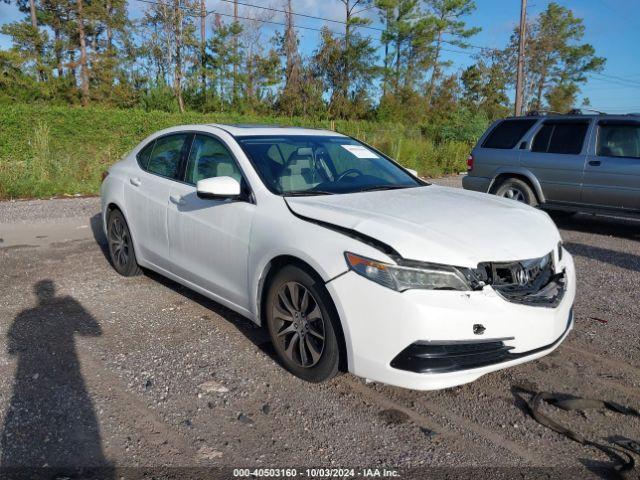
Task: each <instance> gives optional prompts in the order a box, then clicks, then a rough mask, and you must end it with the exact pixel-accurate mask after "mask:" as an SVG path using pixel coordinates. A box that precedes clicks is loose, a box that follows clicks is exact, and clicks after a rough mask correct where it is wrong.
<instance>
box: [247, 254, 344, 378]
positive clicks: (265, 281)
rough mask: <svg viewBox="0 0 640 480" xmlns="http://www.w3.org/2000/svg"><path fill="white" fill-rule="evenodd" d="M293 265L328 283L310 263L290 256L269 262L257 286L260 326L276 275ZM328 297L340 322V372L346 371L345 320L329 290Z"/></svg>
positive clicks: (258, 321) (256, 319)
mask: <svg viewBox="0 0 640 480" xmlns="http://www.w3.org/2000/svg"><path fill="white" fill-rule="evenodd" d="M289 265H293V266H296V267H298V268H300V269H301V270H303V271H305V272H307V273H308V274H309V275H311V276H312V277H314V278H315V279H316V280H317V281H318V282H320V283H322V285H324V284H325V283H326V281H325V280H324V279H323V278H322V275H321V274H320V273H319V272H318V271H317V270H316V269H315V268H314V267H313V266H312V265H310V264H309V263H308V262H306V261H304V260H303V259H301V258H299V257H297V256H295V255H290V254H281V255H278V256H276V257H274V258H272V259H271V260H269V261H268V262H267V264H266V265H265V267H264V268H263V270H262V273H261V275H260V277H259V279H258V286H257V298H256V318H255V322H256V323H257V324H258V325H261V326H263V325H264V324H263V319H264V318H266V312H265V308H266V297H267V291H268V287H269V283H270V281H271V280H272V279H273V277H274V276H275V274H276V273H278V271H280V270H281V269H282V268H283V267H285V266H289ZM326 293H327V296H328V297H329V299H330V300H331V305H329V308H331V309H332V313H333V315H334V316H335V318H336V319H337V320H338V322H337V323H338V331H337V332H336V337H337V339H338V347H339V349H340V365H339V368H340V371H346V370H347V366H348V358H347V355H348V350H347V343H346V339H345V333H344V326H343V320H342V318H341V317H340V314H339V312H338V309H337V307H336V304H335V301H334V299H333V298H332V297H331V293H330V292H329V291H328V290H327V291H326Z"/></svg>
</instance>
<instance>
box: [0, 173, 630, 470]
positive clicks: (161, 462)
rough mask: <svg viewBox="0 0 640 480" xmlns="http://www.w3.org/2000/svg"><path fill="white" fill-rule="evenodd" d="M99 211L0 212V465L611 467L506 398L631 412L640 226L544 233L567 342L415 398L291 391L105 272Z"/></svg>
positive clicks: (598, 225)
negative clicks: (567, 287)
mask: <svg viewBox="0 0 640 480" xmlns="http://www.w3.org/2000/svg"><path fill="white" fill-rule="evenodd" d="M434 183H439V184H444V185H447V186H453V187H459V186H460V177H449V178H446V179H439V180H434ZM99 208H100V206H99V200H98V199H96V198H82V199H59V200H45V201H19V202H2V203H0V239H2V240H1V241H0V419H2V422H3V423H2V427H0V428H2V433H1V443H0V466H2V467H3V468H7V467H17V466H21V465H22V466H24V465H28V466H32V467H42V466H50V467H57V466H60V465H66V466H78V465H83V466H89V465H90V466H105V467H114V468H119V469H122V468H125V467H145V468H151V467H160V466H171V467H194V466H200V467H208V466H214V467H215V466H227V467H244V466H247V467H248V466H263V467H264V466H272V467H274V466H277V467H283V466H298V467H301V466H316V467H331V466H359V467H376V466H377V467H379V466H383V465H387V466H396V467H404V468H409V467H417V468H424V467H457V468H458V469H461V468H464V467H490V466H491V467H500V468H503V469H504V470H499V471H492V475H497V474H499V473H502V474H504V475H506V476H507V477H509V476H511V475H512V474H513V475H515V473H516V470H510V469H509V468H512V469H513V468H524V467H526V468H532V467H544V468H548V467H553V470H544V471H541V472H543V473H544V474H549V475H556V476H557V478H568V477H576V478H587V477H590V476H591V477H596V476H597V475H596V473H594V469H596V468H598V467H601V466H607V465H611V459H609V458H608V457H607V456H606V455H604V454H603V453H602V452H600V451H598V450H595V449H593V448H589V447H585V446H582V445H579V444H577V443H575V442H571V441H570V440H567V439H566V438H565V437H563V436H561V435H558V434H556V433H554V432H552V431H550V430H548V429H545V428H544V427H542V426H540V425H539V424H537V423H536V422H535V421H534V420H533V419H532V418H531V417H530V416H529V414H528V413H527V407H526V405H525V403H524V401H523V399H524V400H528V399H529V396H528V394H526V393H519V390H518V388H519V387H520V388H524V389H527V390H548V391H553V392H563V393H568V394H573V395H578V396H581V397H588V398H601V399H607V400H611V401H615V402H618V403H620V404H625V405H629V406H633V407H635V408H640V341H639V340H640V333H639V331H640V328H639V327H640V302H639V301H638V300H639V298H638V292H639V291H640V242H639V240H640V222H633V221H630V220H619V219H604V218H596V217H592V216H586V215H578V216H576V217H573V218H570V219H563V220H557V223H558V225H559V227H560V228H561V233H562V236H563V239H564V241H565V243H566V245H567V248H568V250H569V251H571V252H572V253H573V254H574V257H575V262H576V265H577V269H578V282H579V292H578V298H577V302H576V306H575V314H576V326H575V329H574V331H573V332H572V333H571V335H570V336H569V338H568V339H567V341H566V342H565V343H564V344H563V345H562V346H561V347H560V348H559V349H558V350H556V351H555V352H554V353H553V354H551V355H549V356H547V357H544V358H542V359H540V360H538V361H535V362H530V363H528V364H525V365H522V366H519V367H515V368H512V369H508V370H504V371H501V372H497V373H494V374H490V375H487V376H485V377H483V378H481V379H479V380H478V381H476V382H474V383H471V384H469V385H465V386H461V387H457V388H453V389H448V390H444V391H439V392H416V391H409V390H403V389H399V388H394V387H389V386H385V385H379V384H372V383H366V382H365V381H364V380H361V379H358V378H356V377H353V376H352V375H349V374H345V375H342V376H340V377H338V378H336V379H334V380H332V381H331V382H329V383H326V384H321V385H312V384H307V383H304V382H302V381H300V380H298V379H296V378H295V377H293V376H291V375H290V374H288V373H287V372H286V371H284V370H283V369H282V368H281V367H280V366H279V364H278V363H277V361H275V360H274V357H273V351H272V349H271V346H270V344H269V342H268V338H267V335H266V334H265V332H264V331H263V330H261V329H259V328H257V327H256V326H254V325H253V324H252V323H250V322H249V321H247V320H245V319H243V318H241V317H239V316H238V315H237V314H235V313H233V312H231V311H229V310H227V309H225V308H224V307H221V306H220V305H217V304H215V303H214V302H212V301H210V300H207V299H205V298H204V297H202V296H200V295H198V294H195V293H192V292H190V291H188V290H186V289H185V288H183V287H181V286H179V285H177V284H175V283H173V282H171V281H169V280H165V279H163V278H161V277H160V276H158V275H155V274H151V273H149V274H146V275H143V276H140V277H135V278H131V279H124V278H122V277H120V276H118V275H117V274H116V273H115V272H114V271H113V270H112V268H111V267H110V265H109V263H108V261H107V259H106V257H105V254H104V250H103V244H104V238H103V236H102V234H101V232H100V229H99V222H98V221H97V217H96V215H98V213H99ZM487 233H488V234H490V232H487ZM54 290H55V291H54ZM514 321H517V319H514ZM547 411H548V412H549V413H550V414H552V415H553V416H554V418H556V419H558V420H561V421H562V422H565V423H566V424H567V425H571V427H572V428H574V429H575V430H578V431H580V432H582V433H584V434H586V435H587V436H589V437H590V438H594V439H597V440H599V441H603V440H605V439H606V438H607V437H610V436H613V435H621V436H625V437H629V438H635V439H636V440H640V418H637V417H631V416H624V415H621V414H615V413H611V412H607V411H601V410H589V411H587V412H584V413H582V414H581V413H579V412H565V411H560V410H557V409H551V408H549V409H548V410H547ZM636 460H637V461H640V458H636ZM456 471H457V472H465V473H464V475H462V474H461V476H470V475H471V474H473V475H474V476H482V474H485V475H488V474H487V471H486V470H477V471H473V472H469V471H466V470H456ZM527 471H529V470H527ZM418 472H420V470H418ZM423 472H424V471H423ZM447 472H449V473H451V472H450V471H447ZM174 473H175V472H174ZM209 473H211V472H209ZM454 473H455V471H454ZM518 473H522V471H518ZM416 475H417V476H420V475H418V474H416ZM1 476H2V475H1V474H0V477H1ZM536 476H537V474H536ZM505 478H506V477H505Z"/></svg>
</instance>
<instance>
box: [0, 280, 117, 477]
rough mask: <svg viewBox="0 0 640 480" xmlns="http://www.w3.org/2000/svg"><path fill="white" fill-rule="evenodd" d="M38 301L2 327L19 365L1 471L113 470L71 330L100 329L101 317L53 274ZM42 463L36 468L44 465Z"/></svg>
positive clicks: (76, 473)
mask: <svg viewBox="0 0 640 480" xmlns="http://www.w3.org/2000/svg"><path fill="white" fill-rule="evenodd" d="M34 293H35V295H36V298H37V304H36V306H35V307H34V308H30V309H28V310H23V311H22V312H20V313H19V314H18V316H17V317H16V318H15V319H14V321H13V323H12V325H11V327H10V328H9V331H8V333H7V345H8V353H9V355H10V356H13V357H16V359H17V368H16V373H15V378H14V382H13V394H12V397H11V403H10V405H9V408H8V410H7V414H6V417H5V419H4V425H3V430H2V437H1V439H0V442H1V443H0V448H1V450H2V454H1V456H0V477H2V474H8V475H9V477H10V478H41V477H47V478H60V476H61V475H62V476H63V477H65V476H66V477H68V478H85V476H87V475H92V473H91V472H93V474H94V475H95V473H96V471H97V470H99V472H100V473H99V474H98V476H99V478H110V476H111V475H110V472H111V469H110V466H109V464H108V461H107V459H106V458H105V457H104V454H103V452H102V441H101V437H100V428H99V425H98V421H97V418H96V415H95V412H94V409H93V404H92V402H91V398H90V397H89V394H88V392H87V389H86V387H85V383H84V380H83V378H82V372H81V366H80V361H79V359H78V354H77V352H76V345H75V335H83V336H99V335H101V334H102V331H101V329H100V325H99V324H98V322H97V321H96V320H95V318H93V316H91V314H90V313H89V312H87V311H86V310H85V309H84V307H83V306H82V305H81V304H80V303H79V302H78V301H76V300H75V299H74V298H72V297H69V296H66V297H59V296H56V292H55V285H54V283H53V281H51V280H41V281H39V282H37V283H36V284H35V285H34ZM43 468H44V470H39V469H43Z"/></svg>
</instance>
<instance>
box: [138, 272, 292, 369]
mask: <svg viewBox="0 0 640 480" xmlns="http://www.w3.org/2000/svg"><path fill="white" fill-rule="evenodd" d="M143 272H144V274H145V275H146V276H147V277H148V278H150V279H152V280H154V281H156V282H158V283H160V284H162V285H164V286H165V287H167V288H170V289H171V290H173V291H174V292H176V293H178V294H180V295H182V296H183V297H185V298H187V299H189V300H191V301H193V302H196V303H199V304H200V305H202V306H203V307H204V308H206V309H207V310H211V311H212V312H213V313H215V314H217V315H220V316H221V317H222V318H224V319H225V320H227V321H228V322H229V323H230V324H232V325H233V326H234V327H236V328H237V329H238V331H239V332H240V333H242V334H243V335H244V336H245V337H247V338H248V339H249V340H250V341H252V342H253V343H254V344H255V345H256V346H257V347H258V348H260V350H262V352H263V353H265V354H266V355H268V356H269V357H271V358H272V359H273V360H274V361H275V362H276V363H277V364H278V365H280V362H279V361H278V356H277V354H276V351H275V350H274V348H273V345H272V344H271V339H270V338H269V334H268V333H267V331H266V329H264V328H262V327H259V326H258V325H256V324H255V323H253V322H252V321H250V320H248V319H246V318H244V317H243V316H242V315H240V314H238V313H236V312H234V311H233V310H231V309H229V308H227V307H225V306H224V305H220V304H219V303H217V302H215V301H213V300H211V299H209V298H207V297H205V296H204V295H200V294H199V293H197V292H194V291H193V290H191V289H189V288H187V287H184V286H182V285H180V284H179V283H177V282H174V281H173V280H170V279H168V278H167V277H163V276H162V275H160V274H159V273H156V272H153V271H151V270H147V269H143Z"/></svg>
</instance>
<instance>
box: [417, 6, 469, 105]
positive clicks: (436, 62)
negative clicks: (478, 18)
mask: <svg viewBox="0 0 640 480" xmlns="http://www.w3.org/2000/svg"><path fill="white" fill-rule="evenodd" d="M427 3H428V5H429V6H430V8H431V10H432V11H433V15H434V19H433V25H434V29H435V36H436V40H435V49H434V53H433V61H432V67H431V68H432V70H431V79H430V80H429V86H428V88H427V103H431V97H432V95H433V93H434V89H435V86H436V82H437V81H438V79H439V77H440V71H441V68H442V67H443V66H446V65H448V64H449V62H444V63H443V62H441V60H440V54H441V53H442V44H443V43H447V44H449V45H453V46H456V47H459V48H467V47H468V46H469V45H468V44H467V43H466V41H465V40H466V39H468V38H469V37H471V36H473V35H475V34H476V33H478V32H479V31H480V28H478V27H472V28H467V26H466V23H465V21H464V20H463V17H465V16H467V15H469V14H470V13H472V12H473V11H474V10H475V9H476V5H475V2H474V1H473V0H428V1H427Z"/></svg>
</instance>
